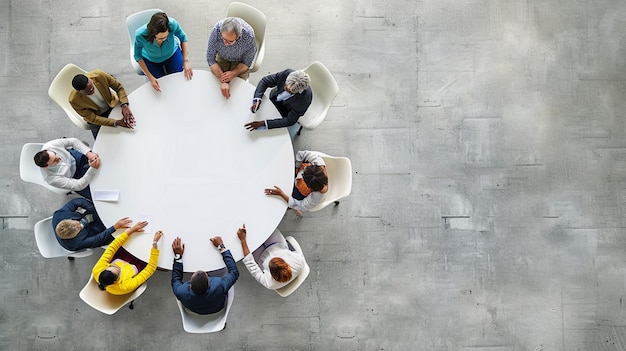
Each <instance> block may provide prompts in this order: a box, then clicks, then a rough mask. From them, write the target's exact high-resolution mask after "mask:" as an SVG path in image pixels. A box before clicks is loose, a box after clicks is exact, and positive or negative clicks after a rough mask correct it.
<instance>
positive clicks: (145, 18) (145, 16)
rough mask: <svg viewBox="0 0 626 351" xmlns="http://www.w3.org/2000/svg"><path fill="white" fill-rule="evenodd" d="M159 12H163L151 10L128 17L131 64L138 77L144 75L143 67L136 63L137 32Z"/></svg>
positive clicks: (127, 26)
mask: <svg viewBox="0 0 626 351" xmlns="http://www.w3.org/2000/svg"><path fill="white" fill-rule="evenodd" d="M157 12H163V10H161V9H149V10H143V11H139V12H137V13H133V14H132V15H130V16H128V17H126V28H127V29H128V37H129V38H130V64H131V65H132V66H133V68H134V69H135V72H137V74H138V75H140V76H142V75H144V73H143V71H142V70H141V67H139V64H138V63H137V61H135V32H136V31H137V29H139V27H141V26H143V25H144V24H146V23H148V22H150V18H151V17H152V15H154V14H155V13H157Z"/></svg>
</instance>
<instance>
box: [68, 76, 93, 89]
mask: <svg viewBox="0 0 626 351" xmlns="http://www.w3.org/2000/svg"><path fill="white" fill-rule="evenodd" d="M88 82H89V78H87V76H86V75H84V74H77V75H75V76H74V79H72V86H73V87H74V89H76V90H78V91H81V90H83V89H85V88H86V87H87V83H88Z"/></svg>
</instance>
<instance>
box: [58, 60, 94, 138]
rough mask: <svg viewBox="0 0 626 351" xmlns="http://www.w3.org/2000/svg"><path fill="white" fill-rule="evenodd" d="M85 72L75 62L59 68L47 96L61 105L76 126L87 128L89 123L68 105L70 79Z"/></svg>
mask: <svg viewBox="0 0 626 351" xmlns="http://www.w3.org/2000/svg"><path fill="white" fill-rule="evenodd" d="M86 73H87V72H86V71H85V70H83V69H82V68H80V67H78V66H76V65H75V64H72V63H68V64H67V65H65V67H63V68H62V69H61V71H60V72H59V73H58V74H57V76H56V77H54V79H53V80H52V83H51V84H50V88H48V96H50V98H51V99H52V101H54V102H56V103H57V105H59V106H61V108H62V109H63V111H65V114H67V116H68V117H69V118H70V121H72V122H73V123H74V124H75V125H76V126H77V127H78V128H82V129H85V130H89V125H88V124H87V122H85V120H84V119H83V117H82V116H81V115H79V114H78V113H76V111H75V110H74V108H73V107H72V105H70V101H69V98H70V92H71V91H72V90H74V87H72V79H74V76H75V75H77V74H86Z"/></svg>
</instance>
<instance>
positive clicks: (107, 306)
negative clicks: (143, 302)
mask: <svg viewBox="0 0 626 351" xmlns="http://www.w3.org/2000/svg"><path fill="white" fill-rule="evenodd" d="M147 287H148V284H147V283H143V284H141V285H140V286H139V287H138V288H137V290H135V291H133V292H132V293H130V294H126V295H113V294H109V293H108V292H106V291H102V290H100V288H98V283H96V281H95V279H93V274H92V275H90V276H89V281H88V282H87V285H85V287H84V288H83V290H81V291H80V293H79V294H78V296H80V298H81V300H83V301H85V303H86V304H88V305H89V306H91V307H93V308H94V309H96V310H98V311H100V312H102V313H105V314H108V315H111V314H114V313H115V312H117V311H119V309H120V308H122V307H123V306H124V305H126V304H127V303H129V302H130V305H129V306H128V308H130V309H131V310H132V309H133V308H134V306H133V302H134V300H135V299H136V298H138V297H139V296H140V295H141V294H143V292H144V291H146V288H147Z"/></svg>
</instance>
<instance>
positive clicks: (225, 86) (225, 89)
mask: <svg viewBox="0 0 626 351" xmlns="http://www.w3.org/2000/svg"><path fill="white" fill-rule="evenodd" d="M221 89H222V95H223V96H224V97H225V98H227V99H228V98H229V97H230V84H228V83H222V88H221Z"/></svg>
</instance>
